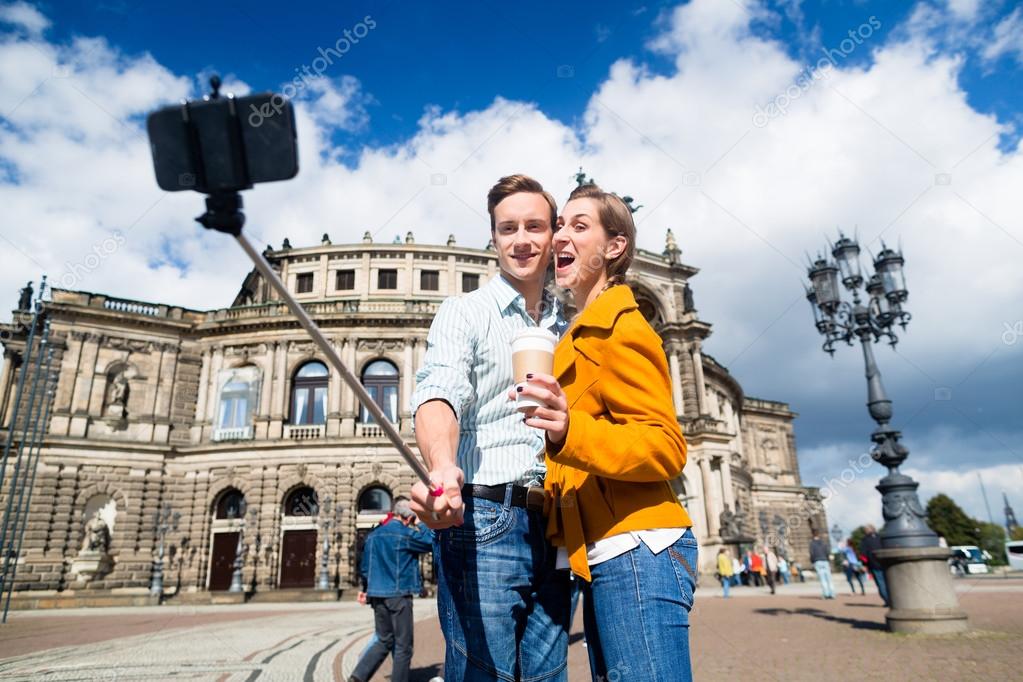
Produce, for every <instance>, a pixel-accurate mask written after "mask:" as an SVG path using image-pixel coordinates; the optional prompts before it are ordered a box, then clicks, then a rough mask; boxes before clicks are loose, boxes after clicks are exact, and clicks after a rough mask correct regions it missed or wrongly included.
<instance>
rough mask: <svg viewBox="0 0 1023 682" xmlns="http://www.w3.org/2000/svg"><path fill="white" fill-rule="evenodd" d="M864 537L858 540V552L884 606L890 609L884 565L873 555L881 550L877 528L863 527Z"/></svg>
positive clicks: (868, 525)
mask: <svg viewBox="0 0 1023 682" xmlns="http://www.w3.org/2000/svg"><path fill="white" fill-rule="evenodd" d="M863 529H864V530H865V531H866V535H864V536H863V539H862V540H860V551H861V552H863V556H865V557H866V558H867V570H869V571H870V575H872V576H874V583H875V584H876V585H877V592H878V594H880V595H881V600H882V601H884V605H885V606H888V607H891V600H890V599H889V598H888V582H887V581H886V580H885V575H884V564H882V563H881V561H880V560H879V559H878V558H877V555H876V554H874V552H876V551H877V550H879V549H881V537H880V536H879V535H878V534H877V528H875V527H874V526H873V525H871V524H869V523H868V524H867V525H866V526H864V527H863Z"/></svg>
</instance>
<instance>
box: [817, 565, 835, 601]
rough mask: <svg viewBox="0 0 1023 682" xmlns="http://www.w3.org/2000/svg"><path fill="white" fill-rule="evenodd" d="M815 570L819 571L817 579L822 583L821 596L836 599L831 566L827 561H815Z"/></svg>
mask: <svg viewBox="0 0 1023 682" xmlns="http://www.w3.org/2000/svg"><path fill="white" fill-rule="evenodd" d="M813 570H815V571H817V579H818V580H820V581H821V594H823V595H824V597H825V598H832V597H834V596H835V586H834V585H833V584H832V583H831V564H830V563H829V562H827V561H815V562H813Z"/></svg>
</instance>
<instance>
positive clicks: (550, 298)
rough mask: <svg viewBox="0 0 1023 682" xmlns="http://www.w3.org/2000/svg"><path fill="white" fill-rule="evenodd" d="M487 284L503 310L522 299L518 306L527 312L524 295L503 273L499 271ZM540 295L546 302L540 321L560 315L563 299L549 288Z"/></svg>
mask: <svg viewBox="0 0 1023 682" xmlns="http://www.w3.org/2000/svg"><path fill="white" fill-rule="evenodd" d="M487 286H488V287H490V291H491V294H492V295H493V297H494V300H495V301H496V302H497V305H498V307H499V308H500V309H501V311H502V312H504V311H506V310H507V309H508V308H509V307H510V306H511V305H512V304H513V303H516V302H519V301H521V303H519V305H518V306H517V307H518V309H519V310H520V311H521V312H525V305H524V303H525V299H524V297H523V296H522V294H520V293H519V292H518V290H517V289H515V287H513V286H512V285H511V283H510V282H509V281H508V280H507V279H505V277H504V275H503V274H501V273H498V274H497V276H496V277H494V278H493V279H492V280H490V282H489V284H488V285H487ZM540 297H541V300H542V301H543V302H544V304H545V305H544V306H543V315H541V317H540V323H541V325H542V324H543V321H544V320H548V319H550V318H551V317H552V316H553V317H555V318H556V317H557V316H558V312H559V310H560V306H561V301H559V300H558V298H557V297H556V296H554V294H552V293H551V292H550V290H548V289H547V288H544V290H543V293H542V294H541V296H540Z"/></svg>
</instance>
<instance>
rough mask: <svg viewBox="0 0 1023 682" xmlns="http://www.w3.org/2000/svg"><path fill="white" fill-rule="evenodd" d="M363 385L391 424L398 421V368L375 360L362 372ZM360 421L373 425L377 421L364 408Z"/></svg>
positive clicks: (383, 361)
mask: <svg viewBox="0 0 1023 682" xmlns="http://www.w3.org/2000/svg"><path fill="white" fill-rule="evenodd" d="M362 385H363V386H365V387H366V392H367V393H369V394H370V395H371V396H372V397H373V401H374V402H376V404H377V405H379V406H380V409H381V410H383V412H384V415H385V416H386V417H387V419H388V420H389V421H390V422H391V423H395V422H397V421H398V368H397V367H395V366H394V365H392V364H391V363H390V362H388V361H387V360H374V361H373V362H371V363H369V364H368V365H366V369H364V370H362ZM359 421H361V422H362V423H363V424H373V423H375V421H376V420H374V419H373V416H372V415H371V414H370V413H369V411H368V410H367V409H366V408H365V406H363V408H362V410H361V413H360V417H359Z"/></svg>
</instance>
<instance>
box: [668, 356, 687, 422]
mask: <svg viewBox="0 0 1023 682" xmlns="http://www.w3.org/2000/svg"><path fill="white" fill-rule="evenodd" d="M678 352H679V351H678V347H677V346H676V345H675V344H672V345H671V346H670V347H669V350H668V367H669V369H670V370H671V397H672V398H673V400H674V402H675V415H676V416H677V417H678V418H679V419H681V418H682V417H684V416H685V414H686V406H685V401H684V400H683V398H682V370H681V368H680V365H679V360H678Z"/></svg>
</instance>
